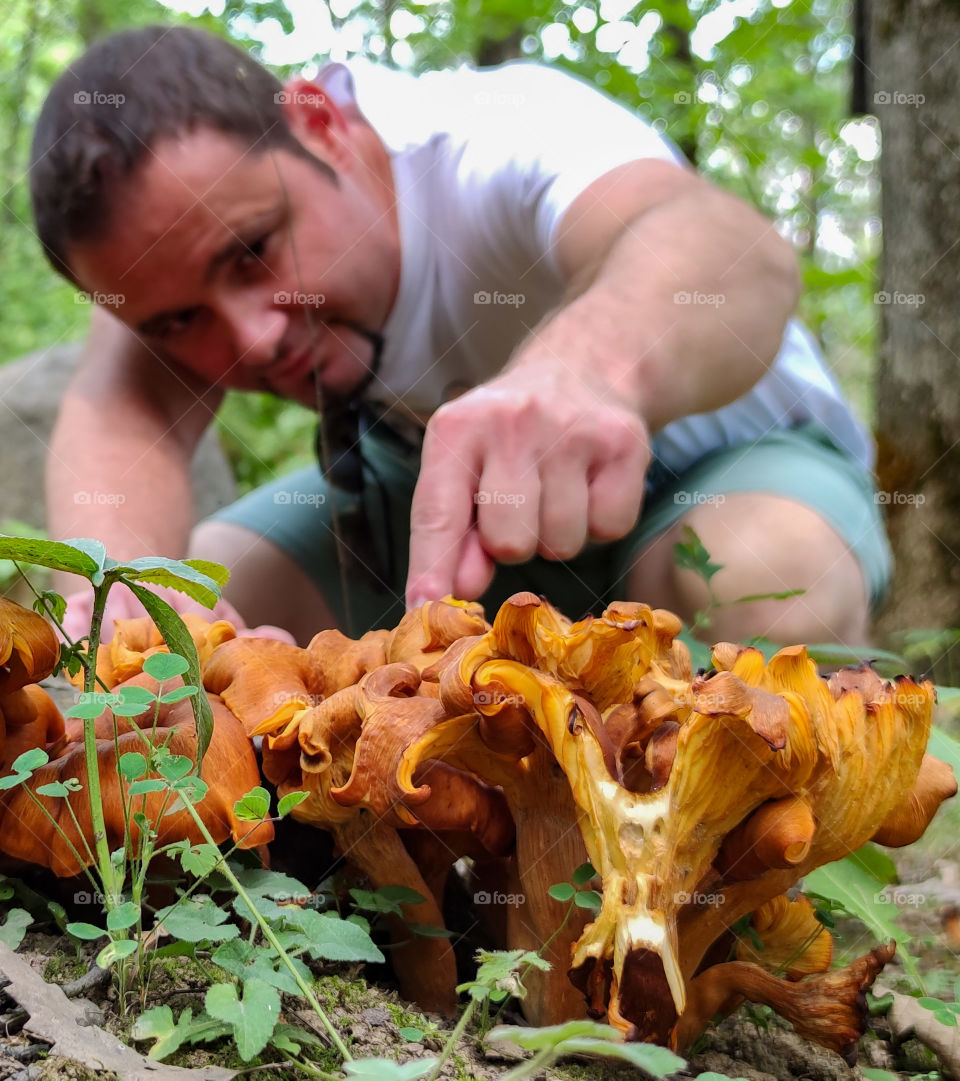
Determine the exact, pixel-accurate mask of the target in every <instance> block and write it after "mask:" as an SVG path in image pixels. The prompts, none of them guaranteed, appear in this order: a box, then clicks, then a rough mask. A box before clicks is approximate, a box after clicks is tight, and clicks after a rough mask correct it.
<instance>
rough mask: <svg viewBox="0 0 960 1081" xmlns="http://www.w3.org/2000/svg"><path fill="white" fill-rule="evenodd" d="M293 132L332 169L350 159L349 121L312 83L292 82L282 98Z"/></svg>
mask: <svg viewBox="0 0 960 1081" xmlns="http://www.w3.org/2000/svg"><path fill="white" fill-rule="evenodd" d="M280 102H281V105H282V107H283V114H284V116H285V117H286V120H287V123H288V124H289V125H290V130H291V131H292V132H293V134H294V135H295V136H296V137H297V139H299V141H300V142H301V143H303V145H304V146H305V147H306V148H307V149H308V150H310V151H312V152H314V153H316V154H317V156H318V157H322V158H323V159H324V160H325V161H327V162H329V163H330V164H331V165H333V166H336V165H340V164H343V163H344V162H345V161H346V160H347V159H348V158H349V157H351V156H352V155H350V154H349V153H348V152H347V150H346V147H345V143H346V142H347V140H348V138H349V131H348V127H347V121H346V118H345V117H344V115H343V113H342V112H341V110H340V108H339V107H338V106H337V104H336V102H335V101H334V100H333V99H332V98H331V97H330V96H329V95H328V94H327V93H326V91H325V90H324V89H323V88H322V87H320V86H318V85H317V84H316V83H312V82H310V81H309V80H308V79H302V78H299V77H297V78H294V79H291V80H290V81H289V82H288V83H287V85H286V86H285V87H284V88H283V92H282V93H281V95H280Z"/></svg>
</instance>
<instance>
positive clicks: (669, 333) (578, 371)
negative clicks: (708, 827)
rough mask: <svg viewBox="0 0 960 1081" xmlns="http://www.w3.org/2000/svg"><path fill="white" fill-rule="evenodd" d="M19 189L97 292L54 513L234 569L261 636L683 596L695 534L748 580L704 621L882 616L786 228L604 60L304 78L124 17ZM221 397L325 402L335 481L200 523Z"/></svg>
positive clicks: (100, 533)
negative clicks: (537, 606)
mask: <svg viewBox="0 0 960 1081" xmlns="http://www.w3.org/2000/svg"><path fill="white" fill-rule="evenodd" d="M378 82H380V83H382V84H383V85H380V86H378V85H377V83H378ZM365 87H366V89H365ZM31 185H32V195H33V203H34V210H35V216H36V221H37V228H38V233H39V236H40V239H41V241H42V243H43V245H44V248H45V250H46V252H47V255H48V257H49V258H50V260H51V262H52V263H53V265H54V266H55V267H57V269H58V270H60V271H61V272H62V273H63V274H65V275H66V276H67V277H68V278H69V279H70V280H71V281H73V282H75V283H76V284H77V286H78V287H80V288H82V289H84V290H87V291H88V292H89V293H90V294H91V295H92V296H93V298H94V300H96V301H100V303H99V305H98V308H97V310H95V312H94V319H93V322H92V326H91V333H90V339H89V342H88V346H87V350H86V354H85V358H84V362H83V365H82V367H81V370H80V371H79V373H78V375H77V377H76V379H75V381H74V382H73V384H72V386H71V388H70V390H69V392H68V394H67V396H66V398H65V400H64V403H63V408H62V412H61V416H60V420H59V423H58V426H57V429H56V433H55V437H54V440H53V445H52V452H51V456H50V465H49V470H48V500H49V517H50V523H51V530H52V532H53V533H54V535H57V536H69V535H93V536H97V537H99V538H100V539H102V540H103V541H104V542H105V543H106V545H107V549H108V551H110V552H111V553H112V554H113V555H115V556H120V557H125V556H137V555H143V554H147V553H151V552H154V553H162V554H166V555H178V556H181V555H184V554H187V552H188V551H189V553H190V554H191V555H195V556H202V557H204V558H211V559H216V560H219V561H220V562H223V563H226V564H227V565H228V566H229V567H231V569H232V572H233V577H232V580H231V582H230V583H229V585H228V587H227V590H226V596H227V598H228V599H230V600H232V601H233V603H234V604H235V605H236V607H237V608H238V610H239V612H240V614H241V615H242V616H243V618H244V619H245V620H246V621H247V622H251V623H252V622H260V621H266V622H270V623H275V624H278V625H280V626H281V627H285V628H286V629H287V630H289V631H290V632H292V633H293V634H294V635H295V636H296V637H297V638H298V639H299V640H301V641H304V640H307V639H309V637H310V636H311V635H312V634H313V633H314V632H316V631H317V630H319V629H321V628H322V627H325V626H331V625H341V626H344V627H345V629H346V628H347V627H348V628H349V629H350V630H351V631H352V632H354V633H357V632H358V631H360V630H363V629H365V627H367V626H370V625H373V624H380V625H383V624H386V623H390V622H393V621H395V620H396V619H397V618H398V616H399V614H400V613H401V612H402V600H403V594H404V590H405V593H406V600H407V602H408V603H409V604H416V603H419V602H420V601H422V600H424V599H432V598H436V597H440V596H443V595H444V594H446V593H453V594H455V595H458V596H460V597H465V598H475V597H482V598H483V599H484V600H485V602H486V603H487V604H488V611H491V610H493V609H494V607H495V605H496V604H497V603H498V602H499V601H500V600H502V599H503V597H505V596H507V595H509V593H511V592H513V591H514V590H516V589H521V588H529V589H533V590H534V591H536V592H542V593H545V594H546V595H547V596H548V597H549V598H550V599H551V600H552V601H554V602H555V603H557V604H558V605H559V606H560V607H561V608H563V609H564V610H566V611H567V612H568V614H570V615H572V616H579V615H582V614H583V613H584V611H585V610H587V609H588V608H593V609H597V608H599V607H600V606H601V605H602V604H603V603H604V602H605V601H609V600H611V599H614V598H630V599H637V600H643V601H646V602H648V603H651V604H653V605H657V606H666V607H670V608H672V609H674V610H676V611H678V612H679V613H680V614H681V615H683V616H684V617H685V618H688V619H689V618H691V617H692V616H693V615H694V613H695V612H696V611H698V610H699V609H700V608H702V607H704V606H705V605H706V604H708V603H710V602H711V593H710V591H709V590H708V588H707V586H706V584H705V583H704V582H703V581H702V580H701V579H700V578H699V577H698V576H697V575H695V574H694V573H692V572H691V571H689V570H684V569H681V568H678V567H677V565H676V563H675V558H674V545H675V543H676V541H677V540H678V539H682V536H683V532H682V530H683V527H684V526H685V525H691V526H692V527H693V528H694V529H695V530H696V532H697V533H698V534H699V536H700V537H701V538H702V539H703V542H704V544H705V546H706V548H707V550H708V551H709V552H710V554H711V556H712V557H713V561H714V562H715V563H718V564H721V565H722V566H723V569H722V570H720V571H719V572H718V573H717V574H716V575H715V576H714V578H713V579H712V583H711V588H712V599H713V600H716V601H717V602H719V607H717V608H716V610H715V611H714V613H713V625H712V628H711V635H712V636H713V637H714V638H716V639H720V638H734V639H737V638H744V637H746V636H748V635H751V634H758V633H766V634H768V635H769V636H771V637H772V638H774V639H779V640H782V641H801V640H813V639H816V640H823V639H825V638H840V639H842V640H846V641H848V642H855V641H862V640H864V638H865V635H866V624H867V617H868V609H869V603H870V600H871V598H875V597H876V596H877V595H878V594H879V593H880V592H881V591H882V589H883V587H884V583H885V578H886V575H887V574H888V569H889V567H888V562H889V557H888V553H887V548H886V542H885V540H884V537H883V532H882V527H881V525H880V521H879V516H878V514H877V509H876V506H875V504H874V501H873V495H872V493H873V489H872V482H871V479H870V476H869V459H870V453H871V452H870V449H869V446H868V443H867V441H866V439H865V437H864V434H863V432H862V431H861V429H860V428H859V426H858V425H857V424H856V423H855V421H854V420H853V418H852V417H851V416H850V414H849V411H848V410H847V408H846V406H845V404H844V403H843V402H842V399H841V398H840V395H839V393H838V391H837V390H836V387H835V385H834V384H833V382H832V381H831V379H830V378H829V376H828V375H827V373H826V372H825V370H824V368H823V366H822V364H821V362H820V360H819V359H818V357H817V355H816V351H815V348H814V346H813V345H812V343H811V342H810V339H809V337H808V336H807V335H806V333H805V332H804V331H803V330H802V329H801V328H800V327H799V326H797V325H796V324H794V323H790V324H788V319H789V316H790V313H791V311H792V310H793V308H794V305H795V303H796V299H797V291H798V276H797V270H796V266H795V260H794V256H793V253H792V251H791V249H790V247H789V245H788V244H787V243H785V242H784V241H783V240H782V239H781V238H780V237H779V236H778V235H777V233H776V231H775V230H774V229H773V227H772V226H771V225H770V223H769V222H767V221H765V220H764V219H763V218H761V217H760V216H759V215H757V214H756V213H755V212H754V211H753V210H752V209H750V208H749V207H747V206H746V205H745V204H743V203H741V202H739V201H738V200H737V199H735V198H733V197H731V196H729V195H727V194H725V193H723V192H721V191H719V190H717V189H716V188H714V187H712V186H711V185H710V184H708V183H707V182H706V181H704V180H703V179H701V178H700V177H698V176H696V175H695V174H694V173H693V172H692V171H691V170H689V169H688V168H686V167H685V166H684V165H683V163H682V162H681V161H680V160H679V158H678V155H677V153H676V152H675V150H674V149H673V148H672V147H671V146H670V144H669V143H667V142H666V141H665V140H664V139H662V138H661V137H660V136H658V135H657V133H656V132H654V131H653V130H652V129H651V128H650V127H649V126H647V125H645V124H644V123H643V122H642V121H640V120H639V119H638V118H636V117H634V116H633V115H632V114H631V113H630V112H629V111H627V110H625V109H623V108H622V107H620V106H619V105H616V104H615V103H613V102H611V101H609V100H608V99H606V98H604V97H603V96H602V95H600V94H599V93H598V92H596V91H595V90H593V89H592V88H591V87H589V86H587V85H586V84H584V83H582V82H580V81H579V80H576V79H573V78H571V77H570V76H567V75H564V74H562V73H560V72H557V71H553V70H551V69H546V68H542V67H539V66H537V65H530V64H522V63H521V64H513V65H507V66H505V67H503V68H500V69H492V70H488V71H482V72H466V71H464V72H447V73H437V74H432V75H428V76H423V77H421V78H420V79H419V80H412V79H411V78H409V77H406V76H403V75H400V74H398V73H390V75H389V76H387V75H380V76H378V77H377V76H375V74H374V73H372V72H368V73H367V74H366V76H365V77H364V78H362V79H361V80H360V81H359V82H358V83H357V84H356V85H354V81H353V79H352V78H351V74H350V72H349V71H348V70H347V69H346V68H344V67H343V66H342V65H332V66H330V67H328V68H327V69H324V71H323V72H321V74H320V76H319V77H318V79H317V80H315V81H314V82H306V81H303V80H295V81H294V82H293V83H291V84H290V85H289V86H288V87H287V88H286V90H283V89H282V88H281V86H280V84H279V83H278V82H277V81H276V80H275V79H274V78H273V77H272V76H271V75H270V74H269V73H268V72H266V71H265V70H264V69H263V68H262V67H261V66H260V65H258V64H257V63H256V62H255V61H253V60H252V59H250V58H249V57H247V56H245V55H243V54H242V53H240V52H239V51H238V50H235V49H234V48H233V47H232V46H229V45H228V44H226V43H224V42H222V41H220V40H219V39H217V38H215V37H213V36H211V35H208V34H205V33H203V32H201V31H197V30H192V29H185V28H171V27H152V28H147V29H140V30H134V31H126V32H124V33H121V34H117V35H114V36H113V37H111V38H108V39H107V40H106V41H104V42H101V43H99V44H98V45H95V46H94V47H92V48H91V49H90V50H89V51H88V52H87V53H86V54H85V55H84V56H83V57H81V58H80V59H79V60H77V61H75V62H74V63H73V64H72V65H71V66H70V67H69V68H68V69H67V71H66V72H65V73H64V74H63V75H62V76H61V78H60V79H59V80H58V82H57V83H56V84H55V86H54V87H53V89H52V91H51V93H50V96H49V98H48V100H47V102H46V103H45V105H44V108H43V112H42V114H41V117H40V120H39V122H38V125H37V129H36V133H35V138H34V148H33V163H32V167H31ZM785 328H786V329H785ZM227 387H236V388H241V389H268V390H271V391H273V392H274V393H276V394H279V395H281V396H283V397H286V398H290V399H292V400H295V401H299V402H301V403H303V404H306V405H310V406H316V407H318V408H319V409H321V410H322V411H323V413H324V415H325V421H324V423H323V425H321V432H322V435H323V438H322V440H321V443H324V444H325V447H324V448H323V451H324V452H323V453H322V454H321V457H322V458H323V459H324V466H325V469H326V473H327V478H328V481H330V482H331V483H328V482H325V481H324V480H323V479H322V478H321V476H320V474H319V472H318V471H317V470H310V471H307V472H304V473H301V474H297V475H295V476H294V477H293V478H281V479H278V481H277V482H276V483H274V484H273V485H270V486H268V488H267V489H266V490H261V491H260V492H257V493H253V494H252V495H250V496H248V497H247V498H245V499H243V500H241V501H240V502H239V504H237V505H235V506H234V507H232V508H228V509H227V510H226V511H224V512H222V513H221V514H219V515H216V516H214V518H213V519H212V520H209V521H207V522H204V523H200V525H199V526H197V527H196V528H192V527H193V524H194V523H193V521H192V514H191V511H190V490H189V476H188V466H189V462H190V459H191V455H192V453H193V450H194V448H195V446H196V444H197V441H198V439H199V437H200V435H201V434H202V432H203V431H204V429H205V428H206V427H207V425H208V424H209V423H210V420H211V417H212V415H213V413H214V411H215V410H216V408H217V406H218V404H219V402H220V400H221V398H222V395H223V391H224V389H225V388H227ZM424 432H425V434H424ZM421 440H422V450H421V446H420V444H421ZM81 489H82V490H88V491H89V490H96V491H101V492H113V493H117V492H122V493H123V494H124V496H125V499H124V500H123V501H119V500H115V501H113V502H112V503H111V502H105V503H99V502H89V503H86V504H83V503H78V502H77V501H76V498H75V493H76V492H77V491H78V490H81ZM641 510H642V516H641V517H640V519H639V524H637V518H638V514H640V512H641ZM408 541H409V546H408ZM408 552H409V557H408ZM408 558H409V562H408ZM797 589H799V590H803V593H802V594H801V595H799V596H795V597H792V598H789V599H786V600H755V601H749V602H747V603H744V604H733V603H731V602H733V601H736V600H737V599H738V598H739V597H742V596H745V595H754V594H763V593H769V592H783V591H788V590H797ZM72 607H73V608H74V610H75V611H77V612H79V611H81V607H82V606H81V603H80V599H79V598H77V599H75V600H74V602H73V604H72Z"/></svg>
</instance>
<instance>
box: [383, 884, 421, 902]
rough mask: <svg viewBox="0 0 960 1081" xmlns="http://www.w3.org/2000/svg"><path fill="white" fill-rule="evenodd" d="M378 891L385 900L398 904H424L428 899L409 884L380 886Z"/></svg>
mask: <svg viewBox="0 0 960 1081" xmlns="http://www.w3.org/2000/svg"><path fill="white" fill-rule="evenodd" d="M376 893H377V896H379V897H382V898H383V899H384V900H385V901H389V902H391V903H393V904H398V905H422V904H423V902H424V901H425V900H426V897H424V896H423V894H422V893H417V891H416V890H412V889H410V887H409V886H380V887H379V889H377V890H376Z"/></svg>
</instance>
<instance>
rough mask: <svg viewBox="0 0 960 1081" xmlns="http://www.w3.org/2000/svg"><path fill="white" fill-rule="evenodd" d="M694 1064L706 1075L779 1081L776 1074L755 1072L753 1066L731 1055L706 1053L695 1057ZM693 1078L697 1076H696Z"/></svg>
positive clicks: (716, 1052) (750, 1080)
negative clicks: (713, 1074) (715, 1074)
mask: <svg viewBox="0 0 960 1081" xmlns="http://www.w3.org/2000/svg"><path fill="white" fill-rule="evenodd" d="M694 1064H695V1065H696V1068H697V1070H700V1071H703V1072H704V1073H710V1072H712V1073H718V1074H724V1075H726V1076H727V1077H744V1078H746V1081H778V1079H777V1076H776V1074H770V1073H764V1072H763V1071H762V1070H755V1069H754V1068H753V1067H752V1066H747V1065H746V1064H745V1063H743V1062H739V1061H738V1060H737V1059H732V1058H731V1057H730V1056H729V1055H724V1054H721V1052H719V1051H706V1052H704V1054H702V1055H695V1056H694V1058H693V1059H692V1061H691V1065H694ZM692 1076H696V1074H694V1075H692Z"/></svg>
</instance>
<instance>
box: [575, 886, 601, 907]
mask: <svg viewBox="0 0 960 1081" xmlns="http://www.w3.org/2000/svg"><path fill="white" fill-rule="evenodd" d="M573 903H574V904H575V905H576V906H577V908H589V909H593V910H596V909H598V908H600V907H601V906H602V905H603V897H602V896H601V895H600V894H599V893H597V891H596V890H581V891H580V892H579V893H578V894H577V895H576V897H574V899H573Z"/></svg>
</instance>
